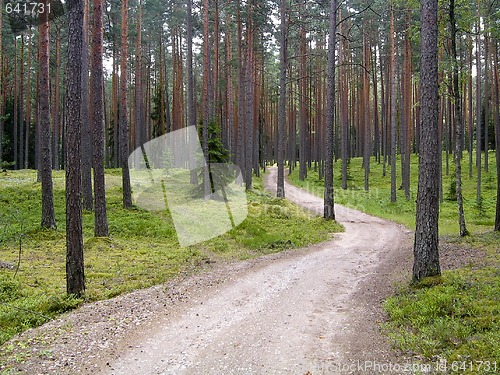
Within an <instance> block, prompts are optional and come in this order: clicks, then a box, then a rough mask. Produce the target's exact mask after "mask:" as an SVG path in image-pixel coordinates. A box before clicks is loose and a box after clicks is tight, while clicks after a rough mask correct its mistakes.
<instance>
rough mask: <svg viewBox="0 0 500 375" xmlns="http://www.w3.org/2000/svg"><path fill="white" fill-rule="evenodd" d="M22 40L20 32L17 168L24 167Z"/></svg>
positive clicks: (22, 36) (22, 35)
mask: <svg viewBox="0 0 500 375" xmlns="http://www.w3.org/2000/svg"><path fill="white" fill-rule="evenodd" d="M24 42H25V41H24V34H21V61H20V73H19V169H22V168H23V167H24ZM49 79H50V78H49ZM49 95H50V94H49ZM49 100H50V99H49Z"/></svg>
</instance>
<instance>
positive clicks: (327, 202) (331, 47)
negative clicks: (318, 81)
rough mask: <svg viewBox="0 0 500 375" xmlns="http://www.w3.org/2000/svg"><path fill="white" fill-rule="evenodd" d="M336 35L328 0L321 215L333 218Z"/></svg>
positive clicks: (334, 8) (332, 8)
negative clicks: (323, 193)
mask: <svg viewBox="0 0 500 375" xmlns="http://www.w3.org/2000/svg"><path fill="white" fill-rule="evenodd" d="M336 37H337V0H330V23H329V35H328V71H327V80H328V81H327V88H326V106H327V107H326V132H325V133H326V134H325V142H326V145H325V195H324V211H323V216H324V217H325V218H326V219H331V220H335V209H334V196H333V194H334V192H333V128H334V123H335V46H336V39H337V38H336Z"/></svg>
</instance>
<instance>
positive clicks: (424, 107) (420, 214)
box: [413, 0, 441, 282]
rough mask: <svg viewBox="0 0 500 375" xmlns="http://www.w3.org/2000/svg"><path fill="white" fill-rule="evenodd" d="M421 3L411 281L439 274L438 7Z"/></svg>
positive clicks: (429, 0)
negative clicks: (417, 144)
mask: <svg viewBox="0 0 500 375" xmlns="http://www.w3.org/2000/svg"><path fill="white" fill-rule="evenodd" d="M437 3H438V2H437V0H421V3H420V4H421V6H420V7H421V29H420V37H421V47H420V49H421V55H420V76H421V78H420V87H421V90H420V94H421V100H420V106H421V126H420V146H421V147H420V150H419V154H420V159H419V174H418V193H417V207H416V229H415V243H414V248H413V254H414V263H413V282H419V281H420V280H422V279H423V278H425V277H428V276H436V275H440V274H441V269H440V266H439V250H438V245H439V236H438V220H439V196H438V194H439V169H440V167H441V166H440V165H439V158H438V153H439V145H438V139H439V136H438V128H439V126H438V66H437V65H438V64H437V56H438V48H437V39H438V22H437V14H438V4H437Z"/></svg>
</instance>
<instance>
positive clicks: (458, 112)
mask: <svg viewBox="0 0 500 375" xmlns="http://www.w3.org/2000/svg"><path fill="white" fill-rule="evenodd" d="M449 13H450V28H451V30H450V31H451V55H452V59H453V62H452V63H453V88H452V90H453V99H454V102H455V188H456V193H457V204H458V224H459V227H460V236H462V237H464V236H466V235H468V234H469V232H468V230H467V227H466V225H465V214H464V200H463V196H462V132H463V119H462V98H461V97H460V90H459V86H458V64H459V61H458V53H457V25H456V19H455V0H450V10H449Z"/></svg>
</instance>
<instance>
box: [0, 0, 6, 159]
mask: <svg viewBox="0 0 500 375" xmlns="http://www.w3.org/2000/svg"><path fill="white" fill-rule="evenodd" d="M0 9H3V0H0ZM2 14H3V12H0V30H2V21H3V20H2ZM2 41H3V37H2V33H0V168H1V167H2V161H3V131H4V121H5V120H4V118H3V116H4V108H5V106H4V105H3V103H4V98H5V94H4V91H3V90H4V75H3V50H2Z"/></svg>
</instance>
